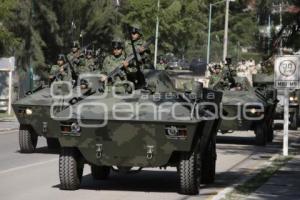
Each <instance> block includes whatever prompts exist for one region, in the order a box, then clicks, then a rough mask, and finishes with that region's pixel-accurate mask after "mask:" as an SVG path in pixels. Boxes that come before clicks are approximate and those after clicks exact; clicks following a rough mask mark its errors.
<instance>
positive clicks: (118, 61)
mask: <svg viewBox="0 0 300 200" xmlns="http://www.w3.org/2000/svg"><path fill="white" fill-rule="evenodd" d="M120 65H123V67H124V69H125V71H126V70H127V69H128V66H129V63H128V62H126V61H125V55H124V43H123V41H122V39H121V38H118V37H115V38H114V39H113V40H112V54H111V55H109V56H107V57H106V58H105V59H104V61H103V68H102V71H101V78H100V79H101V81H105V80H106V79H107V75H108V74H109V73H110V72H112V71H113V70H114V69H115V68H116V67H118V66H120ZM120 78H121V79H125V78H126V77H120Z"/></svg>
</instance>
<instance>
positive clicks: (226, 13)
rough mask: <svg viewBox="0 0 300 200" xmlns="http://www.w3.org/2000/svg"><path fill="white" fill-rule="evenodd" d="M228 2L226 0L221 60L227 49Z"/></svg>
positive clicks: (224, 57)
mask: <svg viewBox="0 0 300 200" xmlns="http://www.w3.org/2000/svg"><path fill="white" fill-rule="evenodd" d="M229 2H230V0H226V9H225V28H224V48H223V61H225V59H226V57H227V50H228V21H229Z"/></svg>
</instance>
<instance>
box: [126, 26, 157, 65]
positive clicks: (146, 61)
mask: <svg viewBox="0 0 300 200" xmlns="http://www.w3.org/2000/svg"><path fill="white" fill-rule="evenodd" d="M131 32H136V33H138V34H139V35H140V38H139V39H138V40H135V41H133V45H132V42H131V40H127V41H125V55H126V56H130V55H132V54H133V53H134V52H133V47H134V49H135V51H136V53H137V56H138V57H139V56H140V59H141V60H140V65H139V68H140V69H141V70H142V71H143V70H144V69H152V68H153V65H152V62H151V52H150V50H149V49H146V50H145V51H144V52H143V53H138V51H139V48H140V47H142V46H144V45H145V44H146V41H145V40H144V39H143V38H142V33H141V28H140V25H138V24H133V25H131ZM132 65H135V66H137V63H136V61H133V62H132ZM131 69H132V70H134V68H131Z"/></svg>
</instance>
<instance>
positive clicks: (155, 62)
mask: <svg viewBox="0 0 300 200" xmlns="http://www.w3.org/2000/svg"><path fill="white" fill-rule="evenodd" d="M159 8H160V0H158V1H157V16H156V31H155V50H154V63H153V64H154V68H155V69H156V65H157V52H158V35H159V16H158V15H159Z"/></svg>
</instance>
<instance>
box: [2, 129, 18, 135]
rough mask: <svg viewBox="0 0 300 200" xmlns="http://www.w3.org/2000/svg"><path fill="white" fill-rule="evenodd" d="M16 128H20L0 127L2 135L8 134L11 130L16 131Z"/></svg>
mask: <svg viewBox="0 0 300 200" xmlns="http://www.w3.org/2000/svg"><path fill="white" fill-rule="evenodd" d="M16 130H19V128H7V129H0V135H4V134H7V133H6V132H9V131H16Z"/></svg>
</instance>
